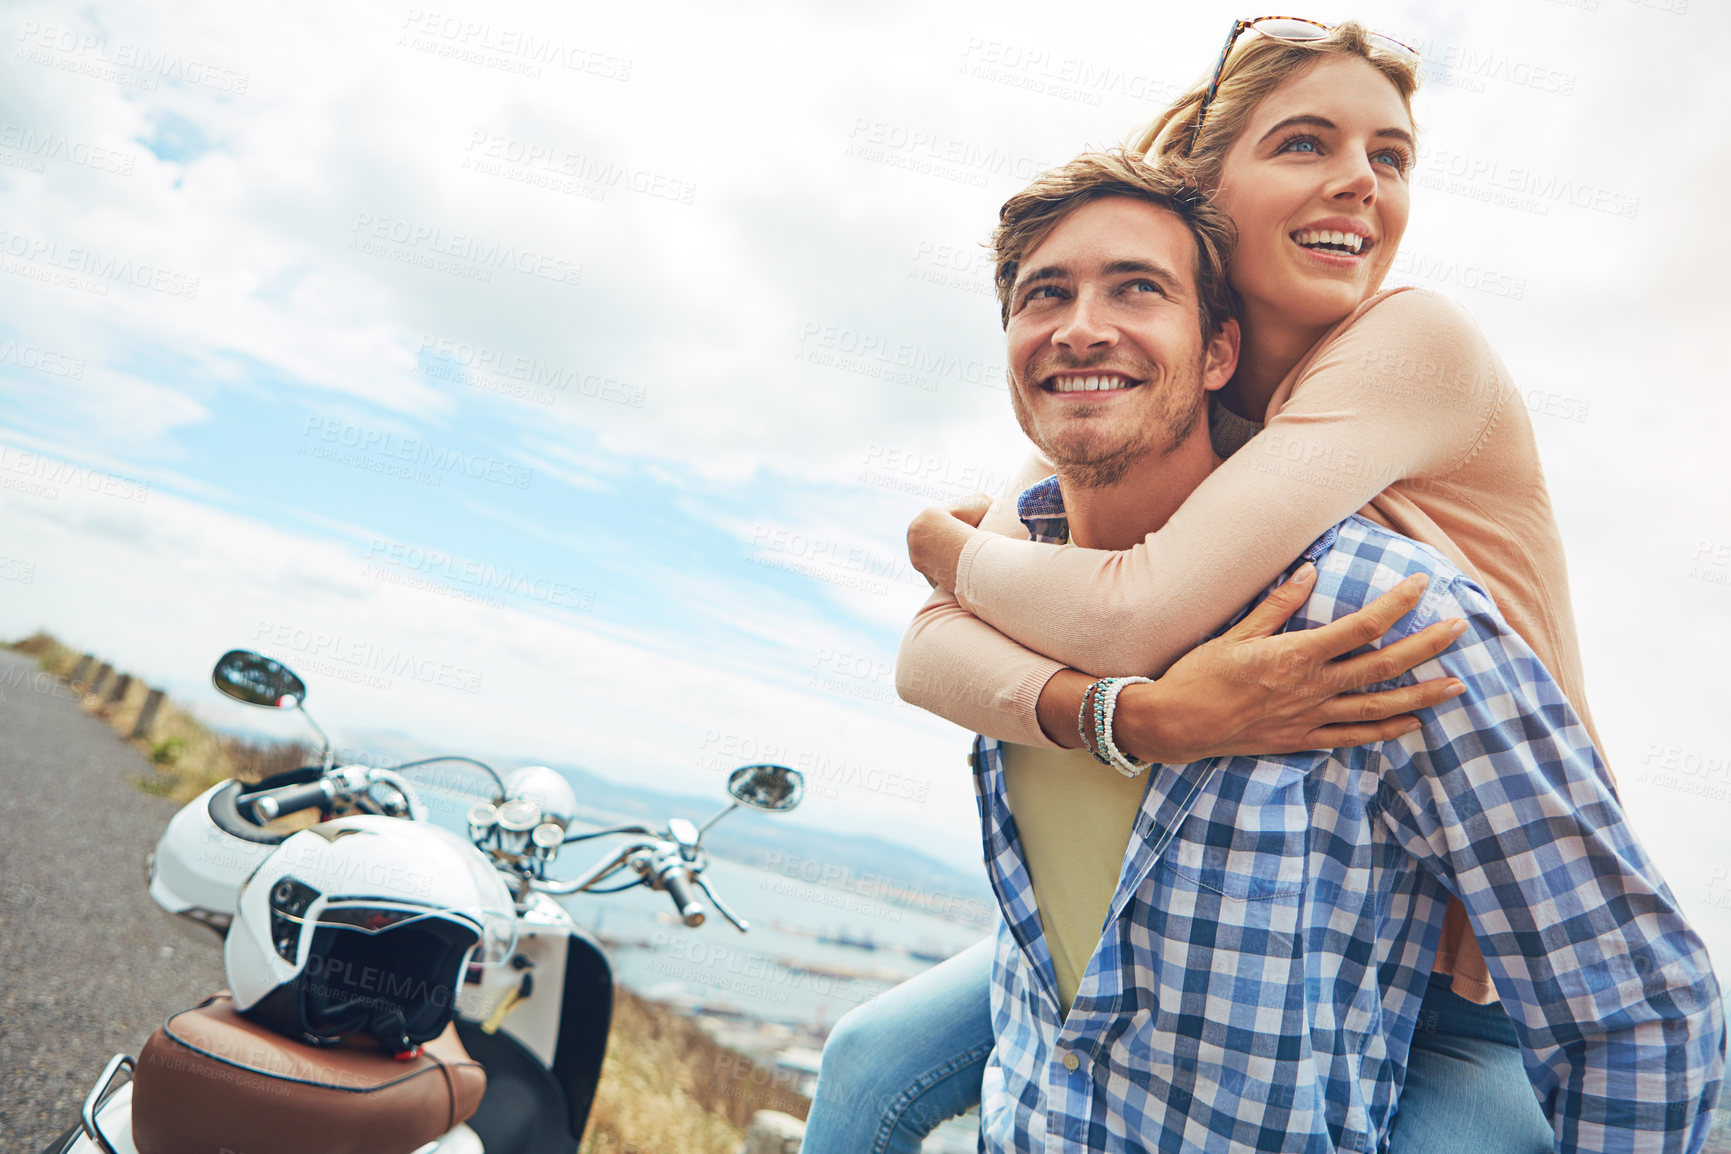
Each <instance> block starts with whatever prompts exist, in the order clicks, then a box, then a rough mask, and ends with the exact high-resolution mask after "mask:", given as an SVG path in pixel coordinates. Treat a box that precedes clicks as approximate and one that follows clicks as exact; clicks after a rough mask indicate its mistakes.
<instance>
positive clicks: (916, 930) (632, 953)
mask: <svg viewBox="0 0 1731 1154" xmlns="http://www.w3.org/2000/svg"><path fill="white" fill-rule="evenodd" d="M706 876H707V877H708V879H709V882H710V885H712V886H713V887H714V888H715V890H716V892H718V893H719V894H720V895H721V898H722V900H723V901H725V902H727V904H728V905H729V906H730V907H731V908H732V909H733V911H734V912H735V913H737V914H738V915H739V916H740V917H741V918H742V919H744V920H745V921H746V922H747V923H748V924H749V925H750V926H751V932H750V933H744V934H742V933H740V932H739V931H738V930H736V929H734V927H733V926H732V924H731V923H729V922H728V921H727V920H726V919H725V918H723V917H722V916H721V915H720V914H719V913H715V912H713V911H712V912H711V913H710V915H709V919H708V920H707V921H706V922H705V923H704V924H703V925H702V926H700V927H699V928H697V929H695V930H693V929H687V928H686V927H685V926H684V925H682V924H680V923H679V922H678V921H677V919H676V918H675V916H674V913H673V903H672V901H671V900H670V899H669V898H668V896H667V895H666V894H663V893H654V892H651V891H648V890H642V889H639V890H630V891H627V892H625V893H619V894H600V895H593V896H591V895H585V894H575V895H573V896H571V897H569V898H566V899H564V905H565V908H566V909H567V910H569V911H571V915H572V917H573V918H575V919H576V921H577V923H578V924H579V925H581V926H584V927H585V928H587V929H589V930H590V931H591V932H592V933H595V934H596V935H597V936H599V937H601V938H602V939H603V940H604V943H605V944H606V946H607V953H608V956H609V958H611V959H612V962H613V967H614V973H615V977H616V979H617V980H618V981H620V982H622V983H624V984H625V985H628V986H630V987H631V988H632V989H634V990H636V991H638V992H639V993H642V994H644V995H645V996H647V997H651V998H655V999H657V1000H662V1001H673V1002H676V1003H679V1004H683V1005H688V1006H692V1007H694V1008H701V1009H703V1010H706V1011H708V1012H711V1013H717V1012H719V1013H722V1014H738V1015H740V1016H742V1017H748V1018H755V1019H758V1020H761V1021H768V1022H782V1023H786V1024H788V1025H790V1026H797V1027H802V1028H804V1029H807V1030H812V1031H815V1032H819V1033H824V1032H827V1031H828V1029H829V1028H830V1027H831V1026H833V1025H834V1024H835V1021H836V1019H837V1018H839V1017H841V1015H843V1014H845V1013H846V1012H847V1011H849V1010H851V1009H853V1008H854V1007H855V1006H857V1005H859V1004H860V1003H862V1002H865V1001H867V1000H869V999H870V998H872V997H875V996H876V995H877V994H879V993H882V992H883V991H884V990H887V989H889V988H890V987H891V986H894V985H896V984H897V983H898V982H901V981H905V980H906V979H908V978H911V977H913V976H914V975H915V974H917V973H920V972H922V971H924V970H926V969H928V968H930V966H931V965H933V964H934V960H936V959H942V958H946V957H949V956H950V955H951V954H954V953H957V952H959V951H960V950H963V949H965V948H967V947H968V946H970V945H972V944H974V943H975V942H977V941H979V940H980V939H981V938H983V937H985V936H986V934H987V932H988V930H987V927H986V926H983V925H981V924H979V923H978V922H972V923H970V922H963V921H960V920H951V919H946V918H941V917H937V916H934V915H932V914H929V913H924V912H921V911H918V910H913V909H907V908H903V907H901V906H897V905H890V904H888V903H886V902H882V901H878V900H876V899H874V898H872V897H869V896H866V895H864V894H861V893H858V892H850V891H848V890H841V889H831V888H826V887H824V886H821V885H817V884H813V883H810V882H806V881H803V880H801V879H800V878H797V877H788V876H785V875H784V874H781V873H776V872H772V871H769V870H762V869H754V868H752V867H750V866H745V865H740V864H738V863H736V862H729V861H722V860H719V859H716V860H714V861H713V862H712V864H711V865H710V867H709V869H708V871H707V874H706ZM705 904H708V903H705ZM844 943H851V944H844ZM866 943H869V944H870V945H871V946H872V947H875V948H866Z"/></svg>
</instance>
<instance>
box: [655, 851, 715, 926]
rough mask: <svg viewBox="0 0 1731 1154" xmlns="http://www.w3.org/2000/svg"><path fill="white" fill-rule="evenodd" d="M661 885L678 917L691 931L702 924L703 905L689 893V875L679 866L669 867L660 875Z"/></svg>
mask: <svg viewBox="0 0 1731 1154" xmlns="http://www.w3.org/2000/svg"><path fill="white" fill-rule="evenodd" d="M661 884H662V886H663V887H664V888H665V889H666V890H667V893H668V895H669V896H671V897H672V898H673V904H674V906H676V907H677V908H678V910H679V916H680V917H681V918H683V919H684V920H685V924H686V925H688V926H690V927H691V928H693V929H696V928H697V927H698V926H701V925H702V924H703V916H704V915H703V903H702V902H700V901H698V900H697V898H696V897H695V896H694V895H693V894H692V892H691V875H689V874H687V873H686V872H685V870H684V869H683V868H681V867H680V866H671V867H669V868H668V869H667V870H666V871H665V872H664V873H662V875H661Z"/></svg>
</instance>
